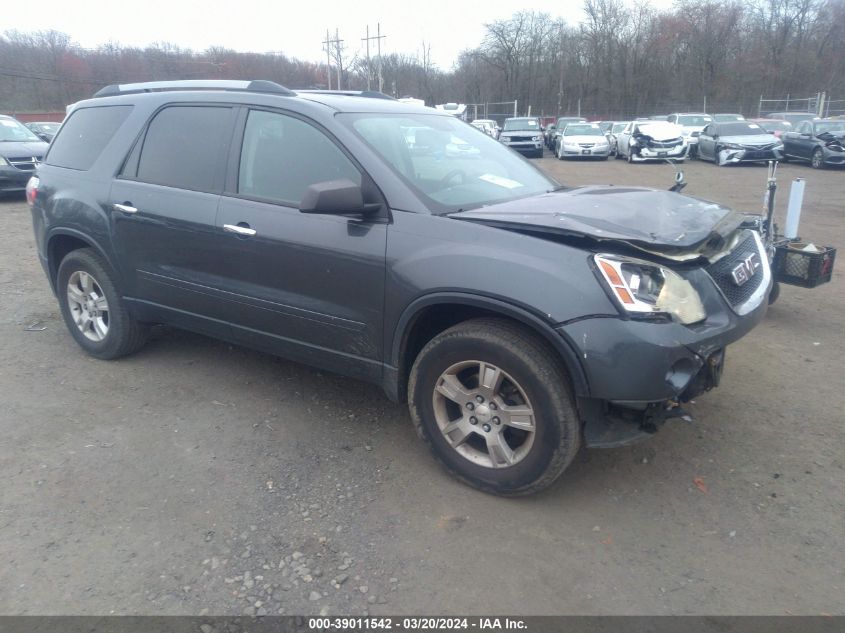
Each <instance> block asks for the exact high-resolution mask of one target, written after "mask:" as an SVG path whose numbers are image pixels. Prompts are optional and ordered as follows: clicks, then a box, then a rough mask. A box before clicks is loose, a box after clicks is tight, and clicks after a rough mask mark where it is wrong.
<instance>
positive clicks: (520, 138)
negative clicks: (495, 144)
mask: <svg viewBox="0 0 845 633" xmlns="http://www.w3.org/2000/svg"><path fill="white" fill-rule="evenodd" d="M530 140H531V137H530V136H511V137H510V141H511V142H512V143H513V142H514V141H516V142H518V143H524V142H525V141H530Z"/></svg>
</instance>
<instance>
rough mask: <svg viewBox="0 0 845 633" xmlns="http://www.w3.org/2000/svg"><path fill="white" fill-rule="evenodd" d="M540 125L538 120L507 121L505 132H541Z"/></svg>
mask: <svg viewBox="0 0 845 633" xmlns="http://www.w3.org/2000/svg"><path fill="white" fill-rule="evenodd" d="M539 129H540V123H539V122H538V121H537V119H507V120H505V132H513V131H514V130H539Z"/></svg>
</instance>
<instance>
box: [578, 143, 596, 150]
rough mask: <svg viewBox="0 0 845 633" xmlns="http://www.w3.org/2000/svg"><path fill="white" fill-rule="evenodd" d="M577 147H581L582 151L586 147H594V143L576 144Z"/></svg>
mask: <svg viewBox="0 0 845 633" xmlns="http://www.w3.org/2000/svg"><path fill="white" fill-rule="evenodd" d="M578 145H579V146H581V147H583V148H584V149H586V148H588V147H593V145H595V143H578Z"/></svg>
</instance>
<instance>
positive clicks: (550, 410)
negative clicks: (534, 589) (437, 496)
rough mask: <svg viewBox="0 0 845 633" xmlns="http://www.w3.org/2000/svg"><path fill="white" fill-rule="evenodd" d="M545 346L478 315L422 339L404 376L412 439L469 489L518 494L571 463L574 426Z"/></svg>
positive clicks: (562, 382)
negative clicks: (414, 430)
mask: <svg viewBox="0 0 845 633" xmlns="http://www.w3.org/2000/svg"><path fill="white" fill-rule="evenodd" d="M569 389H570V388H569V379H568V377H567V375H566V371H565V369H564V367H563V366H562V364H561V362H560V359H559V358H558V357H557V356H556V354H554V353H553V352H552V351H551V349H550V346H549V344H548V342H546V341H545V340H542V339H541V338H540V337H539V336H538V335H536V334H534V333H533V332H532V331H531V330H528V329H526V328H524V327H522V326H521V325H519V324H517V323H513V322H510V321H507V320H504V319H498V318H487V317H485V318H478V319H472V320H469V321H464V322H463V323H459V324H457V325H455V326H453V327H451V328H449V329H447V330H445V331H444V332H441V333H440V334H438V335H437V336H435V337H434V338H433V339H432V340H431V341H429V342H428V343H427V344H426V345H425V347H423V349H422V350H421V351H420V353H419V354H418V355H417V358H416V360H415V362H414V365H413V367H412V368H411V374H410V377H409V379H408V408H409V409H410V412H411V418H412V420H413V421H414V425H415V426H416V428H417V432H418V433H419V435H420V436H421V437H422V439H423V440H425V441H426V443H427V444H428V445H429V447H430V448H431V450H432V452H433V453H434V456H435V457H436V458H437V459H438V460H439V461H440V462H441V463H442V464H443V465H444V466H445V467H446V469H447V470H449V472H451V473H452V474H453V475H455V476H456V477H458V478H459V479H461V480H462V481H464V482H465V483H468V484H470V485H471V486H474V487H476V488H479V489H481V490H484V491H487V492H493V493H496V494H501V495H508V496H515V495H525V494H530V493H533V492H537V491H539V490H542V489H543V488H545V487H547V486H549V485H550V484H551V483H552V482H554V481H555V479H557V477H558V476H559V475H560V474H561V473H562V472H563V471H564V470H565V469H566V467H567V466H568V465H569V464H570V463H571V461H572V459H573V458H574V457H575V455H576V453H577V452H578V448H579V446H580V443H581V426H580V420H579V418H578V414H577V412H576V409H575V406H574V404H573V399H572V396H571V394H570V390H569Z"/></svg>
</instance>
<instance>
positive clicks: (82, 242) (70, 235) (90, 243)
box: [46, 227, 119, 292]
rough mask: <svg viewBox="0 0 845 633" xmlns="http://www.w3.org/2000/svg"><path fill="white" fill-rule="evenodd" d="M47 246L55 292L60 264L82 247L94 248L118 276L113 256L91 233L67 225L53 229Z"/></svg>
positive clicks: (48, 262)
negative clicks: (110, 255) (112, 259)
mask: <svg viewBox="0 0 845 633" xmlns="http://www.w3.org/2000/svg"><path fill="white" fill-rule="evenodd" d="M46 246H47V248H46V254H47V266H48V269H49V273H50V274H49V278H50V285H51V286H52V287H53V291H54V292H55V290H56V279H57V276H58V273H59V264H61V262H62V260H63V259H64V258H65V257H66V256H67V254H68V253H71V252H73V251H75V250H79V249H80V248H91V249H94V250H95V251H96V252H97V254H98V255H99V256H100V257H102V258H103V259H104V260H105V261H106V262H108V264H109V266H111V268H112V270H113V271H114V274H115V275H116V276H117V275H119V273H118V268H117V267H116V266H115V265H114V263H113V262H112V261H111V258H110V257H109V256H108V254H107V253H106V250H105V249H104V248H103V247H102V246H101V245H100V244H99V243H98V242H97V240H94V239H92V238H91V237H90V236H89V235H86V234H85V233H83V232H81V231H77V230H75V229H71V228H66V227H62V228H56V229H53V230H52V231H51V232H50V234H49V235H48V236H47V244H46Z"/></svg>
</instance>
